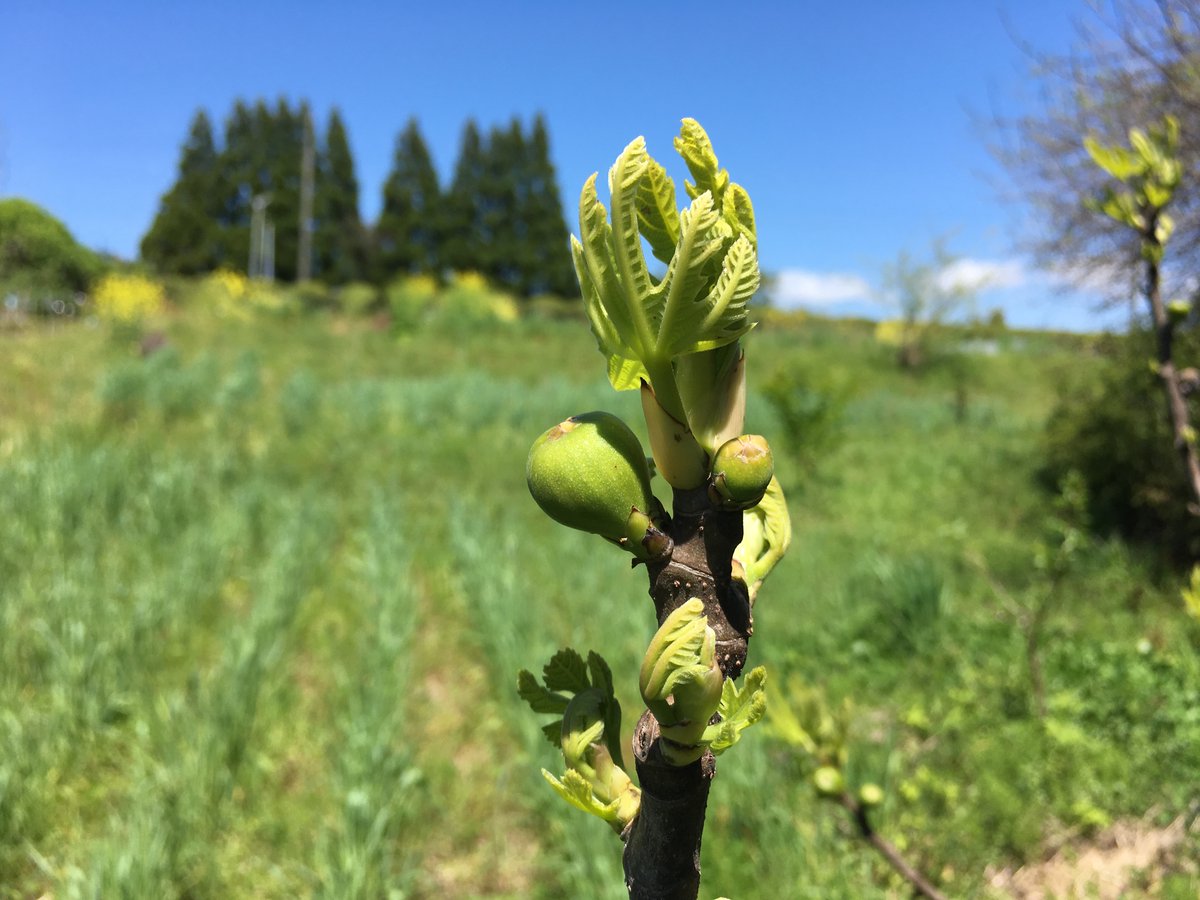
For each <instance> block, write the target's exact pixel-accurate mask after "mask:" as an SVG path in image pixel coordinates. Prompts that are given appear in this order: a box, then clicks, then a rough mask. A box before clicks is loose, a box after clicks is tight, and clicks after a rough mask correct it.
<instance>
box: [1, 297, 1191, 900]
mask: <svg viewBox="0 0 1200 900" xmlns="http://www.w3.org/2000/svg"><path fill="white" fill-rule="evenodd" d="M166 333H167V336H168V344H167V347H166V349H164V350H161V351H159V352H157V353H154V354H152V355H150V356H148V357H147V358H141V357H140V356H139V355H138V354H137V353H136V347H135V346H134V345H133V344H131V343H130V342H128V341H124V342H123V341H119V340H114V339H113V338H112V337H111V336H110V335H109V334H108V333H107V332H106V331H105V330H104V329H101V328H93V327H88V326H87V325H85V324H80V325H73V326H69V327H56V328H52V327H49V326H46V327H35V328H29V329H26V330H22V331H15V332H11V333H0V384H3V385H4V389H3V390H0V897H2V898H24V897H31V896H40V895H41V894H42V893H52V894H53V895H54V896H56V897H62V898H76V897H78V898H84V897H89V898H90V897H96V898H101V897H102V898H109V897H129V898H142V897H147V898H150V897H189V898H193V897H194V898H207V897H222V898H225V897H234V898H236V897H256V898H258V897H278V898H284V897H295V896H314V897H338V898H342V897H347V898H352V897H354V898H357V897H362V898H368V897H371V898H374V897H384V896H395V897H402V896H413V897H445V896H453V897H476V896H489V897H514V898H517V897H521V898H524V897H546V898H558V897H564V896H569V897H613V898H617V897H621V896H624V891H623V888H622V887H621V877H620V855H619V852H618V849H617V847H616V846H615V839H614V837H613V835H612V833H611V832H610V831H609V830H608V829H607V828H605V827H604V826H603V825H601V824H600V823H598V822H595V821H593V820H591V819H589V818H587V817H584V816H582V815H579V814H578V813H575V812H574V811H572V810H571V809H569V808H568V807H567V806H566V805H565V804H563V803H562V802H560V801H559V800H558V799H557V798H556V797H555V796H554V795H553V793H552V792H551V790H550V788H549V787H548V786H547V785H546V784H545V783H544V782H543V780H542V777H541V775H540V774H539V768H540V767H543V766H544V767H546V768H549V769H551V770H553V771H557V770H558V760H556V759H555V755H556V754H555V753H554V751H553V748H551V747H550V745H549V744H547V743H546V742H545V741H544V739H543V738H542V735H541V732H540V724H541V723H540V722H539V721H538V720H537V717H535V716H532V715H529V714H528V711H527V710H526V709H525V708H524V705H523V704H522V702H521V701H520V699H519V698H518V697H517V695H516V691H515V679H516V672H517V670H518V669H519V668H521V667H532V666H536V665H537V664H539V662H540V661H543V660H545V659H546V658H548V657H549V655H550V654H551V653H552V652H553V651H554V650H555V649H556V648H558V647H560V646H563V645H566V644H570V645H573V646H575V647H578V648H580V649H582V650H585V651H586V650H587V649H589V648H595V649H597V650H599V651H601V652H603V654H604V655H605V656H606V658H607V659H608V660H609V662H610V663H611V664H612V667H613V670H614V672H615V673H617V674H618V677H620V673H621V672H625V673H634V672H636V671H637V666H638V664H639V661H640V658H641V654H642V652H643V651H644V648H645V644H646V641H647V640H648V638H649V636H650V635H651V634H652V632H653V614H652V608H651V606H650V603H649V600H648V599H647V597H646V594H645V590H646V589H645V580H644V576H643V575H642V573H641V572H640V571H630V570H629V569H628V562H627V560H626V558H625V557H624V556H623V555H622V554H620V553H619V552H617V551H612V550H608V549H606V548H605V547H604V546H603V545H602V544H601V543H600V542H599V541H596V540H595V539H593V538H590V537H589V536H587V535H583V534H578V533H572V532H568V531H566V530H565V529H562V528H559V527H555V526H554V524H553V523H552V522H550V521H549V520H548V519H547V518H546V517H545V516H543V515H542V514H541V513H540V511H539V510H538V509H537V508H536V506H535V505H534V504H533V502H532V501H531V500H530V499H529V497H528V494H527V491H526V488H525V483H524V464H525V456H526V453H527V451H528V448H529V445H530V443H531V442H532V440H533V438H534V437H536V436H537V435H538V434H540V433H541V432H542V431H543V430H545V429H546V428H547V427H548V426H550V425H552V424H554V423H556V422H558V421H560V420H561V419H563V418H565V417H566V416H568V415H570V414H573V413H577V412H582V411H585V410H590V409H597V408H605V409H609V410H611V411H613V412H616V413H618V414H621V415H622V416H623V417H625V418H626V420H627V421H628V422H630V423H631V424H633V423H638V425H635V427H640V420H641V416H640V413H639V412H638V407H637V398H636V397H635V396H634V395H632V394H623V395H620V396H614V395H613V394H612V393H611V391H610V389H609V388H608V385H607V382H606V381H605V380H604V375H603V363H602V360H601V358H600V356H599V354H597V353H596V351H595V349H594V345H593V344H592V341H591V338H590V336H589V335H588V334H587V330H586V327H585V326H584V325H583V324H582V323H581V322H578V321H575V322H572V321H522V322H517V323H512V324H504V325H496V326H487V325H485V324H483V323H477V324H475V325H474V326H470V327H462V328H452V327H450V325H449V323H446V322H442V323H440V324H438V325H436V326H435V327H431V328H428V329H426V330H424V331H419V332H416V333H410V334H407V335H402V336H400V337H397V336H396V335H395V334H393V333H392V332H390V331H388V330H385V329H384V330H381V329H376V328H372V327H369V326H368V325H367V324H366V323H365V322H360V321H353V320H349V319H343V318H339V317H335V316H328V315H310V316H306V317H295V318H276V319H270V318H268V319H264V320H262V321H251V322H230V321H224V322H222V321H220V320H213V319H207V318H204V317H202V316H198V315H192V314H190V313H184V314H177V315H175V316H174V317H173V318H172V319H171V320H170V322H169V324H168V325H167V327H166ZM747 344H748V359H749V366H750V373H749V378H750V384H751V386H752V395H751V398H750V407H749V416H748V426H749V428H750V430H752V431H761V432H763V433H765V434H768V435H771V436H772V443H773V445H774V446H775V447H776V448H777V457H778V463H777V464H778V470H779V473H780V477H781V480H782V482H783V484H784V485H785V488H786V489H787V490H788V495H789V500H790V506H791V511H792V517H793V524H794V527H795V535H796V537H795V542H794V544H793V548H792V551H791V553H790V555H789V556H788V558H787V559H786V560H785V562H784V563H783V564H782V566H781V567H780V568H779V569H777V570H776V573H775V574H774V575H773V576H772V579H771V581H770V582H769V583H768V585H767V587H766V588H765V589H764V591H763V593H762V595H761V602H760V603H759V605H758V607H757V609H756V619H757V627H756V635H755V639H754V641H753V643H752V644H751V664H752V665H757V664H760V663H761V664H765V665H766V666H767V667H768V670H769V672H770V678H771V682H770V683H769V685H768V689H769V690H770V691H773V692H777V694H778V695H782V696H784V697H788V696H793V697H794V696H798V694H799V692H800V691H801V690H802V689H803V688H804V687H805V686H810V687H812V686H815V687H820V688H821V689H823V690H824V691H825V692H826V694H827V696H828V697H829V698H830V700H831V702H839V701H840V700H841V699H842V698H850V699H851V701H852V702H853V709H854V714H853V723H854V732H855V735H856V739H855V743H854V750H853V756H852V761H851V765H850V772H851V774H852V777H855V778H857V779H860V780H862V781H874V782H877V783H879V784H881V785H883V786H884V788H885V790H886V793H887V799H886V802H885V803H884V805H883V807H882V808H881V809H880V811H879V814H878V816H877V821H878V827H879V830H880V831H881V832H882V833H884V834H885V835H887V836H888V837H889V838H891V839H892V840H894V841H895V842H896V843H897V844H899V845H900V846H901V847H903V848H904V849H905V852H906V853H908V854H909V855H910V857H911V858H912V859H913V860H914V861H915V862H916V863H917V864H918V866H919V867H921V868H923V869H924V870H925V871H926V872H928V873H930V874H931V875H932V876H933V877H934V878H935V879H936V880H938V881H939V882H940V883H941V884H942V886H943V887H944V889H945V890H946V891H947V892H948V893H949V894H951V895H953V896H965V897H971V896H989V894H988V891H989V888H987V886H986V878H985V873H986V872H988V871H989V867H991V869H992V870H996V869H1001V868H1004V867H1005V866H1015V865H1018V864H1021V863H1024V862H1030V861H1036V860H1037V859H1039V858H1040V857H1041V856H1042V855H1043V854H1044V853H1046V852H1047V850H1048V848H1052V847H1054V846H1056V845H1058V844H1060V843H1062V842H1063V841H1067V840H1070V839H1078V840H1086V839H1087V838H1088V836H1089V835H1091V834H1093V833H1095V832H1097V831H1099V830H1103V829H1104V828H1105V827H1106V826H1107V825H1108V824H1109V823H1110V822H1113V821H1116V820H1119V819H1128V818H1137V819H1146V820H1149V821H1152V822H1154V823H1164V822H1166V821H1169V820H1171V819H1173V818H1174V817H1175V816H1177V815H1179V814H1180V813H1182V812H1184V811H1185V810H1187V809H1188V808H1189V805H1190V804H1193V803H1195V802H1196V800H1197V785H1198V784H1200V750H1198V749H1197V748H1200V654H1198V653H1197V649H1196V646H1195V645H1194V644H1193V642H1192V641H1193V637H1192V633H1191V632H1189V630H1188V627H1187V625H1186V620H1185V618H1184V616H1183V613H1182V608H1181V604H1180V602H1179V594H1178V590H1179V583H1180V582H1179V579H1178V578H1177V577H1175V576H1172V575H1169V574H1164V573H1162V572H1161V571H1159V570H1157V569H1156V568H1155V566H1154V565H1153V564H1152V563H1151V562H1150V561H1147V560H1145V559H1143V558H1142V557H1140V556H1139V555H1138V554H1137V553H1135V552H1133V551H1131V550H1129V549H1128V548H1126V547H1125V546H1124V545H1122V544H1120V543H1117V542H1115V541H1108V540H1103V539H1095V540H1090V541H1087V542H1085V546H1083V547H1082V549H1080V550H1079V551H1078V552H1077V553H1076V554H1075V556H1074V558H1073V560H1072V562H1071V564H1070V566H1069V568H1068V569H1067V570H1066V571H1065V573H1064V574H1062V575H1061V576H1060V577H1059V578H1058V580H1057V582H1056V585H1055V587H1054V589H1053V593H1054V598H1055V602H1054V605H1053V608H1052V612H1051V613H1050V615H1049V617H1048V618H1047V620H1046V624H1045V626H1044V633H1043V635H1042V638H1041V643H1040V646H1041V654H1040V658H1041V663H1042V669H1043V680H1044V697H1043V701H1044V707H1045V709H1044V714H1039V708H1038V703H1037V701H1036V697H1035V691H1034V690H1033V688H1032V685H1031V680H1030V676H1029V671H1028V666H1027V652H1026V643H1027V642H1026V636H1025V634H1024V632H1023V631H1022V629H1021V627H1020V625H1019V619H1020V612H1021V610H1023V609H1027V608H1030V607H1031V606H1032V605H1034V604H1036V603H1037V602H1038V598H1040V597H1042V596H1043V595H1044V594H1045V592H1046V591H1047V590H1049V587H1048V585H1049V582H1048V580H1047V578H1048V576H1047V575H1046V574H1045V572H1044V570H1042V569H1039V568H1038V567H1037V566H1036V565H1035V557H1036V553H1037V548H1038V547H1039V546H1049V547H1053V542H1054V532H1053V529H1052V528H1050V527H1049V526H1048V525H1047V523H1048V522H1051V521H1053V516H1054V505H1053V500H1054V498H1053V497H1052V496H1049V495H1047V494H1045V493H1044V492H1043V491H1042V490H1041V489H1040V488H1039V487H1038V486H1037V481H1036V478H1035V475H1036V472H1037V470H1038V467H1039V464H1040V459H1041V457H1040V453H1039V442H1040V440H1041V434H1042V428H1043V423H1044V420H1045V417H1046V416H1047V414H1048V413H1049V411H1050V410H1051V409H1052V407H1053V403H1054V399H1055V389H1056V385H1058V384H1060V383H1061V382H1062V381H1063V380H1064V379H1065V378H1067V377H1068V375H1072V377H1079V376H1080V375H1081V374H1082V375H1083V376H1086V374H1087V371H1088V368H1089V367H1092V366H1096V365H1100V363H1099V362H1098V361H1096V360H1094V359H1092V358H1091V357H1090V356H1089V355H1088V354H1087V352H1086V342H1082V341H1078V340H1069V341H1068V340H1056V339H1053V338H1050V337H1039V336H1025V337H1023V338H1020V339H1008V341H1007V343H1006V341H1005V340H1001V342H1000V346H999V351H998V352H996V353H994V354H991V355H988V354H979V355H978V356H975V357H973V358H972V362H971V366H970V379H969V382H968V389H967V393H966V395H965V405H964V403H963V399H964V398H963V396H962V395H961V393H958V392H956V385H957V384H958V383H959V381H960V379H959V378H958V376H957V375H955V374H954V373H950V372H948V371H947V372H943V371H940V370H938V369H937V368H934V369H933V370H932V371H930V372H928V373H926V374H924V375H920V376H914V375H910V374H904V373H902V372H901V371H900V370H898V369H897V368H896V366H895V365H894V362H893V358H892V355H893V351H892V350H890V349H888V348H886V347H881V346H879V345H877V344H876V343H875V342H874V340H873V337H872V333H871V331H870V329H869V328H862V327H856V326H853V325H850V324H837V323H826V322H819V321H815V320H810V321H807V322H801V323H791V324H787V323H779V322H768V324H766V325H765V326H763V327H761V328H760V329H758V330H757V331H756V332H754V333H753V334H752V335H751V336H750V337H749V338H748V339H747ZM772 378H775V379H777V380H780V381H781V383H788V381H787V380H788V379H791V381H790V384H791V388H790V390H792V391H796V390H803V391H807V392H808V394H807V395H806V396H807V398H808V400H811V401H813V403H812V404H810V405H809V406H808V407H806V409H809V410H811V409H813V408H822V406H821V404H822V402H824V401H829V400H830V398H834V401H836V402H833V401H831V402H830V403H829V404H827V405H828V406H829V410H828V411H827V412H826V413H823V414H822V415H821V416H817V417H810V418H809V419H805V418H804V417H803V415H801V416H800V417H799V419H798V420H797V421H798V422H799V423H800V424H799V426H797V427H794V428H793V429H792V430H791V434H792V438H793V441H794V442H795V446H793V447H791V448H789V447H788V446H787V439H786V437H785V435H786V434H788V433H789V428H788V423H787V422H785V421H784V418H785V417H784V414H783V412H781V410H780V407H779V406H777V405H773V404H772V403H770V402H768V401H767V400H766V398H765V397H764V395H763V394H761V393H758V392H756V391H761V390H762V389H763V387H764V386H765V385H766V384H768V383H769V382H770V381H771V379H772ZM806 429H808V430H806ZM818 436H820V437H821V445H820V447H819V448H816V449H814V450H813V452H806V449H808V448H806V446H805V441H806V440H808V439H809V438H810V437H811V438H812V439H813V440H815V439H816V438H817V437H818ZM814 447H815V445H814ZM656 487H660V486H656ZM598 596H603V597H605V601H604V602H605V603H606V604H607V607H606V608H607V610H608V613H607V614H606V615H605V616H603V617H602V618H600V619H596V618H594V617H592V616H591V615H590V614H589V613H588V611H589V610H590V609H591V607H592V604H593V603H594V602H595V598H596V597H598ZM617 691H618V695H619V696H620V697H621V699H622V700H623V702H624V705H625V709H626V717H625V725H626V728H627V729H628V728H631V727H632V724H633V719H634V718H635V717H636V714H637V711H638V710H639V709H640V704H638V703H637V702H635V699H636V697H637V688H636V683H635V676H633V675H632V674H629V676H628V677H626V678H624V679H623V680H622V681H621V682H620V683H619V684H618V685H617ZM768 715H769V714H768ZM807 774H808V769H807V767H806V763H805V762H804V760H802V759H801V758H800V756H799V755H798V754H797V753H796V752H795V751H794V750H793V749H792V748H790V747H789V746H788V745H787V744H786V743H785V742H783V741H782V740H781V739H780V738H779V737H778V736H773V735H772V734H771V733H770V729H761V730H759V729H756V730H755V731H754V732H751V733H750V734H749V735H748V736H747V738H746V740H744V741H743V744H742V746H739V747H738V752H737V754H736V758H732V757H731V758H730V759H729V761H728V762H727V763H726V762H722V764H721V765H720V767H719V773H718V778H717V781H716V784H715V786H714V790H713V794H712V799H711V800H710V807H709V819H708V826H707V830H706V835H705V842H704V854H705V855H704V860H703V867H704V878H705V881H704V887H703V892H704V895H705V896H709V897H719V896H727V897H733V898H754V897H764V898H778V897H797V898H799V897H823V898H837V897H846V898H861V897H872V896H880V897H883V896H888V895H889V893H890V892H894V891H896V890H897V889H898V884H897V883H896V882H895V881H893V880H892V876H891V875H890V873H889V871H888V870H887V869H886V868H885V867H884V866H883V864H882V863H881V862H879V861H878V859H877V858H876V857H875V856H873V855H872V853H871V851H870V850H869V849H866V848H864V847H862V846H860V845H858V844H857V843H855V842H854V840H853V838H852V836H851V834H850V831H849V829H848V828H847V826H846V825H845V823H844V822H843V821H842V819H841V817H840V816H839V815H838V811H837V810H836V809H834V808H832V807H829V806H827V805H823V804H822V803H821V802H820V801H819V800H817V799H816V798H815V797H814V796H813V791H812V788H811V786H810V785H809V783H808V781H807ZM1193 862H1194V861H1190V860H1189V859H1187V858H1186V852H1184V853H1183V854H1177V855H1176V856H1175V857H1174V858H1173V860H1172V861H1171V863H1170V865H1168V866H1167V868H1166V869H1165V870H1164V871H1160V872H1158V873H1156V874H1153V875H1151V874H1147V875H1146V877H1145V879H1144V883H1145V884H1147V885H1149V884H1151V882H1153V884H1154V885H1156V887H1155V888H1154V890H1156V891H1161V892H1162V894H1163V895H1165V896H1178V897H1185V896H1186V897H1192V896H1195V894H1196V891H1197V889H1198V887H1200V880H1198V879H1197V876H1196V875H1195V874H1189V872H1194V865H1193ZM1189 866H1191V868H1189ZM1138 883H1141V882H1138ZM1134 889H1138V890H1140V888H1136V885H1135V888H1134ZM1146 889H1147V890H1149V888H1146Z"/></svg>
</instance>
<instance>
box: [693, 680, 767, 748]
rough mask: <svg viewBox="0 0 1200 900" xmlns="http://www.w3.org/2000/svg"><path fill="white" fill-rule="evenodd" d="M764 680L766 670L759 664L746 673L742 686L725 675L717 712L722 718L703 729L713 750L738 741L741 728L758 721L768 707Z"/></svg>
mask: <svg viewBox="0 0 1200 900" xmlns="http://www.w3.org/2000/svg"><path fill="white" fill-rule="evenodd" d="M766 681H767V670H766V669H764V668H763V667H762V666H758V667H757V668H756V669H754V671H752V672H751V673H750V674H749V675H747V676H746V683H745V684H744V685H743V686H742V687H741V689H739V688H738V686H737V685H736V684H735V683H734V681H733V679H732V678H730V679H726V681H725V684H724V685H723V686H722V690H721V703H720V705H719V706H718V707H717V713H718V714H719V715H720V716H721V721H720V722H718V723H717V724H716V725H710V726H709V727H708V728H707V729H705V732H704V739H705V740H706V741H707V742H708V745H709V749H710V750H712V752H713V753H715V754H721V753H724V752H725V751H726V750H728V749H729V748H730V747H732V746H733V745H734V744H736V743H737V742H738V740H739V739H740V738H741V736H742V732H743V731H745V730H746V729H747V728H749V727H750V726H751V725H753V724H754V723H756V722H758V721H759V720H760V719H761V718H762V717H763V714H764V713H765V712H766V711H767V695H766V692H765V691H764V690H763V686H764V685H765V684H766Z"/></svg>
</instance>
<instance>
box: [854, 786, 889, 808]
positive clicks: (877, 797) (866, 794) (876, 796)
mask: <svg viewBox="0 0 1200 900" xmlns="http://www.w3.org/2000/svg"><path fill="white" fill-rule="evenodd" d="M858 802H859V803H861V804H862V805H863V806H865V807H866V808H867V809H872V808H873V807H876V806H878V805H879V804H880V803H882V802H883V788H881V787H880V786H879V785H877V784H874V783H872V782H867V783H866V784H864V785H863V786H862V787H860V788H859V789H858Z"/></svg>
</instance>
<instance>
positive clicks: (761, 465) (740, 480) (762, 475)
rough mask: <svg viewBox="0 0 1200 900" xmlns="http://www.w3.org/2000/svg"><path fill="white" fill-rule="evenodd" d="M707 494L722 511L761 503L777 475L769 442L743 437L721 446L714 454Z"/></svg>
mask: <svg viewBox="0 0 1200 900" xmlns="http://www.w3.org/2000/svg"><path fill="white" fill-rule="evenodd" d="M710 471H711V474H710V477H709V485H708V495H709V498H710V499H711V500H712V502H713V503H714V504H715V505H717V506H719V507H720V508H722V509H749V508H750V507H752V506H757V505H758V502H759V501H760V500H762V496H763V494H764V493H765V492H766V490H767V486H768V485H769V484H770V483H771V478H772V476H773V475H774V474H775V461H774V458H773V457H772V456H771V446H770V445H769V444H768V443H767V439H766V438H764V437H763V436H762V435H758V434H743V435H742V436H741V437H736V438H733V439H732V440H728V441H726V442H725V443H724V444H722V445H721V446H720V447H719V448H718V449H717V452H716V453H715V454H714V455H713V460H712V466H711V470H710Z"/></svg>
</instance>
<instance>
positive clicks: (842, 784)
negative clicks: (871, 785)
mask: <svg viewBox="0 0 1200 900" xmlns="http://www.w3.org/2000/svg"><path fill="white" fill-rule="evenodd" d="M812 782H813V787H815V788H816V789H817V793H818V794H820V795H821V796H822V797H840V796H842V793H843V792H844V791H845V790H846V781H845V779H844V778H842V770H841V769H839V768H837V767H836V766H821V767H819V768H818V769H817V770H816V771H815V772H813V774H812Z"/></svg>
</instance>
